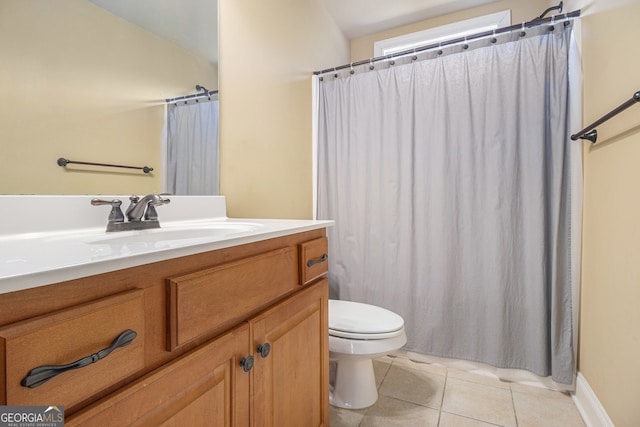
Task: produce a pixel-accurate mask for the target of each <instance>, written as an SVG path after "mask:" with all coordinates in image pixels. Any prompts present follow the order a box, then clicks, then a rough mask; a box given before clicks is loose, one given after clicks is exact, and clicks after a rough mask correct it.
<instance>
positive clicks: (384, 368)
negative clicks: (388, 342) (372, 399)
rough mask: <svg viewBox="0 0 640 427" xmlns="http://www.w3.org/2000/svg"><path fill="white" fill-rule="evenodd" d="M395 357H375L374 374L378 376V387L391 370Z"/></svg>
mask: <svg viewBox="0 0 640 427" xmlns="http://www.w3.org/2000/svg"><path fill="white" fill-rule="evenodd" d="M392 362H393V359H391V358H389V357H381V358H379V359H373V375H374V376H375V377H376V387H378V388H380V384H382V380H384V377H385V376H386V375H387V372H389V368H390V367H391V363H392Z"/></svg>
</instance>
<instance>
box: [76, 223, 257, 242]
mask: <svg viewBox="0 0 640 427" xmlns="http://www.w3.org/2000/svg"><path fill="white" fill-rule="evenodd" d="M261 227H262V225H261V224H258V223H253V222H211V223H200V224H168V225H166V226H161V228H155V229H151V230H136V231H116V232H112V233H106V232H105V233H103V234H101V235H98V236H96V235H90V236H87V237H86V238H84V239H82V240H83V241H84V242H85V243H88V244H115V245H122V244H136V243H145V244H154V245H165V244H182V243H188V244H194V243H197V242H199V241H202V242H207V241H212V240H217V239H220V238H226V237H229V236H232V235H235V234H238V233H249V232H253V231H256V230H258V229H259V228H261Z"/></svg>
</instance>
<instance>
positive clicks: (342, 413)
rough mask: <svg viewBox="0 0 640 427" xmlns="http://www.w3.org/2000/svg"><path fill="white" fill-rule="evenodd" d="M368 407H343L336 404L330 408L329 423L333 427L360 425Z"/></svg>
mask: <svg viewBox="0 0 640 427" xmlns="http://www.w3.org/2000/svg"><path fill="white" fill-rule="evenodd" d="M365 412H366V409H360V410H353V409H342V408H337V407H335V406H331V407H330V408H329V425H330V426H331V427H358V426H359V425H360V423H361V422H362V419H363V418H364V414H365Z"/></svg>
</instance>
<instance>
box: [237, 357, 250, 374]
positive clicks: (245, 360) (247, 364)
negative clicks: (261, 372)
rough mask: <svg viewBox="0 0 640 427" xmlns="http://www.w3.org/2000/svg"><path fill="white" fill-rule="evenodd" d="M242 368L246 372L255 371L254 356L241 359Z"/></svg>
mask: <svg viewBox="0 0 640 427" xmlns="http://www.w3.org/2000/svg"><path fill="white" fill-rule="evenodd" d="M240 366H242V370H243V371H245V372H249V371H250V370H251V369H253V356H247V357H243V358H242V359H240Z"/></svg>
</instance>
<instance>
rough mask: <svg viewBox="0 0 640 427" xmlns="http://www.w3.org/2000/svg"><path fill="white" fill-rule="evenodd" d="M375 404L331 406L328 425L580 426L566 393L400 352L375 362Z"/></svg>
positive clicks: (423, 426)
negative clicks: (419, 359)
mask: <svg viewBox="0 0 640 427" xmlns="http://www.w3.org/2000/svg"><path fill="white" fill-rule="evenodd" d="M374 369H375V374H376V382H377V384H378V393H379V397H378V401H377V402H376V404H375V405H373V406H371V407H369V408H366V409H361V410H347V409H341V408H335V407H333V406H332V407H331V419H330V423H331V424H330V425H331V427H396V426H397V427H418V426H419V427H495V426H509V427H512V426H513V427H515V426H518V427H554V426H558V427H573V426H576V427H584V425H585V424H584V422H583V421H582V418H581V417H580V414H579V413H578V410H577V409H576V407H575V405H574V404H573V401H572V400H571V397H570V396H569V395H568V394H565V393H560V392H555V391H551V390H547V389H543V388H539V387H534V386H527V385H522V384H517V383H509V382H504V381H500V380H498V379H495V378H492V377H487V376H484V375H479V374H473V373H468V372H464V371H459V370H455V369H450V368H449V369H448V368H445V367H442V366H437V365H431V364H428V363H421V362H414V361H412V360H410V359H409V358H407V357H404V356H403V355H402V354H401V353H400V354H396V355H395V357H392V356H385V357H383V358H380V359H376V360H374Z"/></svg>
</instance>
